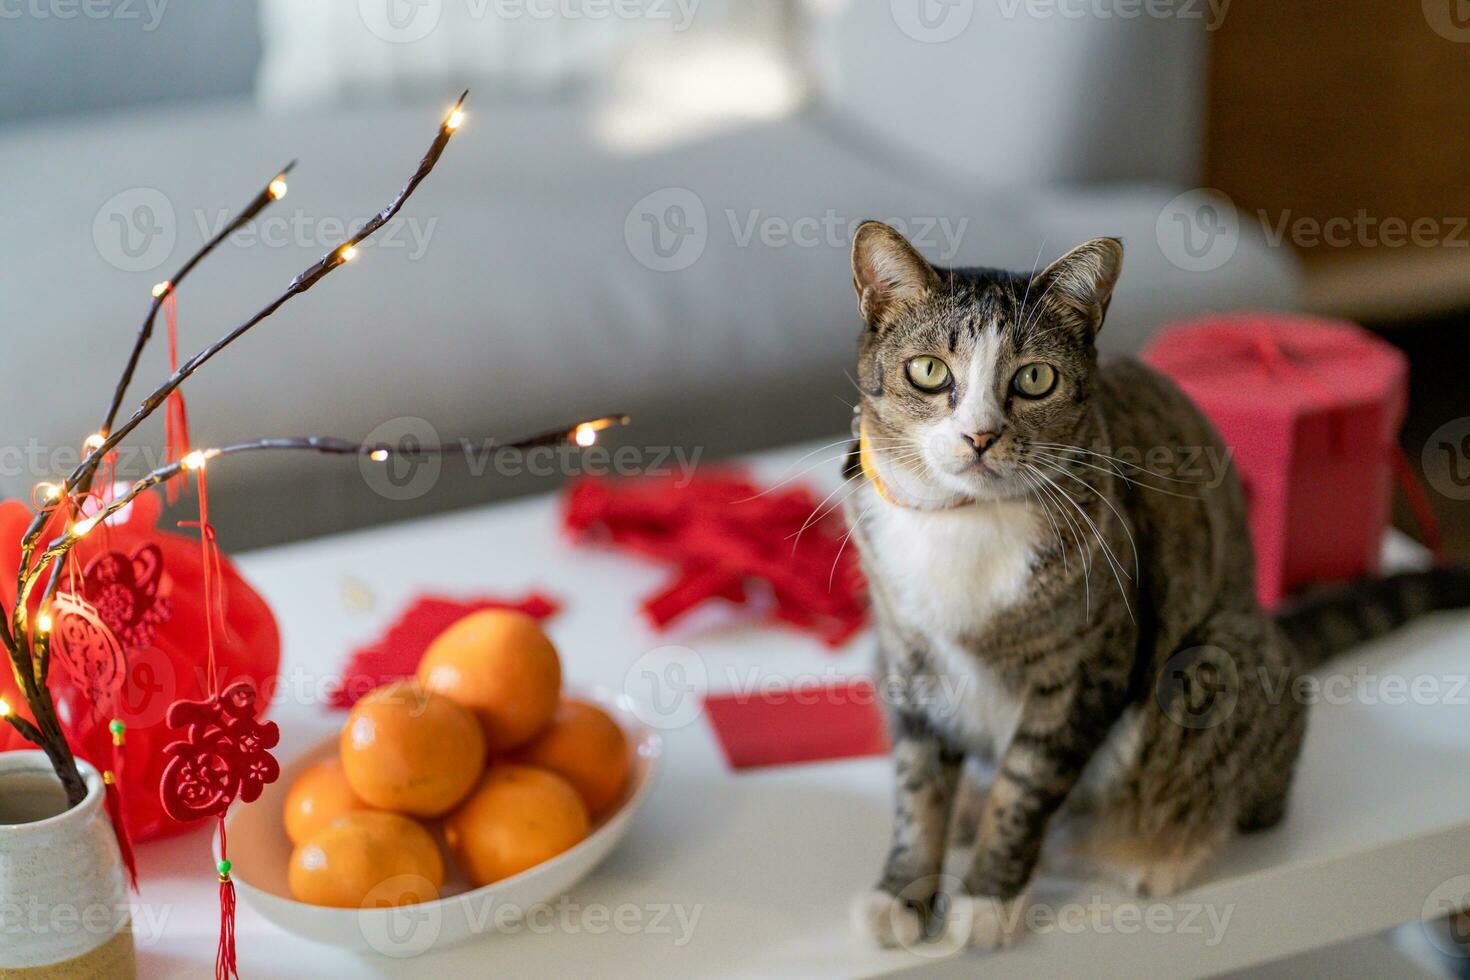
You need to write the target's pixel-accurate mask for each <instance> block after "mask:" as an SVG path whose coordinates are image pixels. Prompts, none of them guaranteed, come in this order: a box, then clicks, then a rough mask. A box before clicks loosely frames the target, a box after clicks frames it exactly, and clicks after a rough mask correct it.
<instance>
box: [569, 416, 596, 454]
mask: <svg viewBox="0 0 1470 980" xmlns="http://www.w3.org/2000/svg"><path fill="white" fill-rule="evenodd" d="M573 439H575V440H576V443H577V445H579V446H581V447H582V448H583V449H586V448H587V447H588V446H590V445H592V444H593V443H595V442H596V441H597V428H596V427H595V426H593V425H591V424H590V423H587V422H583V423H582V424H581V425H579V426H577V431H576V434H575V435H574V436H573Z"/></svg>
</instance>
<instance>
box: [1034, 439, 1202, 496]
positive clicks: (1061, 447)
mask: <svg viewBox="0 0 1470 980" xmlns="http://www.w3.org/2000/svg"><path fill="white" fill-rule="evenodd" d="M1027 445H1028V446H1036V447H1038V448H1040V449H1052V450H1058V451H1061V452H1071V453H1082V454H1084V455H1087V456H1095V457H1097V458H1098V459H1103V460H1107V461H1108V462H1110V463H1117V464H1119V465H1121V466H1127V467H1130V468H1132V469H1135V470H1138V471H1139V472H1140V473H1146V474H1148V475H1149V476H1152V477H1157V478H1158V479H1160V480H1168V481H1169V482H1170V483H1183V484H1185V485H1187V486H1192V487H1197V486H1200V485H1201V484H1202V483H1203V482H1204V481H1202V480H1186V479H1184V478H1183V477H1177V476H1169V475H1168V474H1167V473H1156V472H1154V471H1153V470H1151V469H1149V468H1148V467H1146V466H1140V465H1139V464H1137V463H1132V462H1129V461H1128V460H1126V459H1122V458H1120V457H1117V456H1109V455H1108V454H1107V453H1100V452H1097V451H1095V450H1092V449H1084V448H1083V447H1082V446H1068V445H1066V444H1065V443H1060V442H1029V443H1027ZM1118 475H1119V476H1122V475H1123V474H1121V473H1120V474H1118Z"/></svg>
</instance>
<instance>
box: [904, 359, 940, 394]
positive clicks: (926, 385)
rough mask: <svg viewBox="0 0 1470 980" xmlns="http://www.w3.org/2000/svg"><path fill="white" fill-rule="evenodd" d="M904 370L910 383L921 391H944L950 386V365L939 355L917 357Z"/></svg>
mask: <svg viewBox="0 0 1470 980" xmlns="http://www.w3.org/2000/svg"><path fill="white" fill-rule="evenodd" d="M904 370H906V371H907V372H908V375H909V381H910V383H912V384H913V386H914V387H915V388H918V389H919V390H920V391H943V390H944V389H945V388H948V387H949V365H948V364H945V363H944V362H943V361H941V360H940V359H939V358H937V357H929V356H927V355H926V356H924V357H915V358H913V359H911V360H910V361H909V362H908V364H907V366H906V367H905V368H904Z"/></svg>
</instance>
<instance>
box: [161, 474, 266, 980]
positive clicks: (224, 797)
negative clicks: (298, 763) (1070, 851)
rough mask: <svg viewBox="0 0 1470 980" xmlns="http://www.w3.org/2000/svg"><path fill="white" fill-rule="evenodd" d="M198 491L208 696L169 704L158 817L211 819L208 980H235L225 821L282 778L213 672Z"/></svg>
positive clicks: (204, 522)
mask: <svg viewBox="0 0 1470 980" xmlns="http://www.w3.org/2000/svg"><path fill="white" fill-rule="evenodd" d="M194 478H195V480H196V481H197V486H198V490H199V520H198V521H197V522H191V523H197V526H198V528H199V547H200V550H201V552H202V557H203V570H204V582H203V586H204V637H205V646H206V650H205V654H206V662H207V665H208V671H209V673H208V684H209V688H208V689H209V690H210V691H213V692H215V693H214V694H212V695H211V696H210V697H208V698H206V699H204V700H203V701H188V700H180V701H175V702H174V703H173V704H172V705H170V706H169V709H168V715H167V717H166V718H165V720H166V721H167V723H168V727H169V728H170V729H182V730H183V738H181V739H179V740H178V741H176V742H171V743H170V744H169V745H167V746H166V747H165V748H164V750H163V751H164V754H165V755H167V756H168V757H169V761H168V763H167V764H166V765H165V766H164V770H163V778H162V780H161V783H160V786H159V795H160V797H161V800H162V803H163V810H164V812H165V813H167V814H168V815H169V816H170V817H172V818H174V819H175V820H178V821H181V822H187V821H190V820H195V819H197V818H199V817H209V816H212V817H214V818H215V820H216V821H217V822H218V824H219V850H220V855H219V856H220V859H219V862H218V863H217V865H216V870H217V871H218V872H219V916H220V919H219V946H218V948H217V949H216V951H215V959H214V976H215V980H229V978H231V977H238V976H239V971H238V969H237V967H236V946H235V883H234V880H233V879H232V878H231V877H230V856H229V844H228V843H227V841H226V838H225V813H226V811H228V810H229V808H230V804H231V803H233V802H234V801H235V800H236V799H239V800H241V801H243V802H245V803H253V802H255V801H256V800H257V799H259V798H260V793H261V790H263V789H264V788H265V787H266V786H267V785H268V784H270V783H273V782H275V781H276V780H277V779H279V778H280V776H281V767H280V764H279V763H277V762H276V759H275V756H273V755H271V753H270V750H271V749H273V748H275V747H276V744H277V743H278V742H280V740H281V732H280V729H279V728H277V727H276V723H275V722H273V721H267V722H262V721H260V720H258V719H257V717H256V714H257V711H256V702H257V700H258V695H257V694H256V690H255V685H254V684H253V683H251V682H250V681H248V680H241V681H236V682H235V683H233V684H231V685H230V686H228V687H226V688H225V689H224V690H223V691H220V690H219V687H218V685H219V678H218V675H217V674H216V672H215V659H214V621H215V618H216V617H217V616H219V615H220V614H221V613H220V609H221V606H222V605H223V597H222V596H221V594H220V593H219V591H218V588H217V582H216V579H218V578H219V577H220V576H219V570H218V564H219V546H218V544H217V543H216V540H215V534H214V528H213V527H212V526H211V525H210V523H209V489H208V483H207V482H206V481H205V478H204V465H203V464H202V463H200V464H198V465H197V467H196V468H194Z"/></svg>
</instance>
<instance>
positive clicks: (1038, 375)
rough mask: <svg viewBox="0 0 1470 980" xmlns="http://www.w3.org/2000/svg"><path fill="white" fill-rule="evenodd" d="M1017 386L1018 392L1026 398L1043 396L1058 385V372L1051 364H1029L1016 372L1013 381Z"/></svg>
mask: <svg viewBox="0 0 1470 980" xmlns="http://www.w3.org/2000/svg"><path fill="white" fill-rule="evenodd" d="M1011 384H1012V385H1014V386H1015V388H1016V393H1017V394H1019V395H1023V396H1024V397H1026V398H1042V397H1045V396H1046V395H1049V394H1051V390H1052V389H1053V388H1055V387H1056V386H1057V372H1056V370H1055V369H1053V368H1052V366H1051V365H1050V364H1042V363H1041V362H1039V361H1038V362H1037V363H1035V364H1027V365H1026V366H1025V367H1023V368H1021V370H1019V371H1017V372H1016V376H1015V378H1014V379H1013V380H1012V381H1011Z"/></svg>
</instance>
